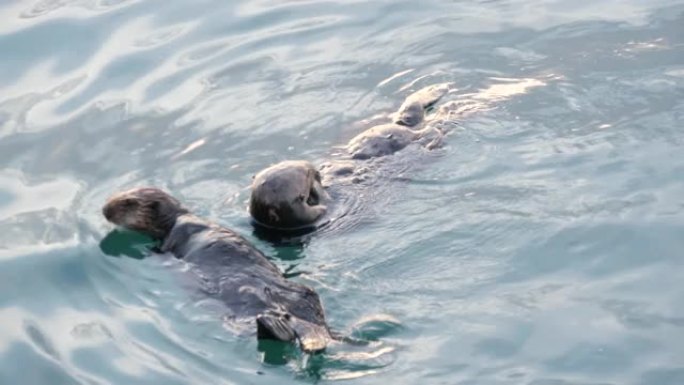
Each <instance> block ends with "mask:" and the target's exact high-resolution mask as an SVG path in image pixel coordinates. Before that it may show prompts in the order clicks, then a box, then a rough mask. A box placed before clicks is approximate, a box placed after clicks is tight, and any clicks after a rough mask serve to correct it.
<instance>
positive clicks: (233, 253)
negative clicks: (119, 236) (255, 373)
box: [103, 188, 332, 352]
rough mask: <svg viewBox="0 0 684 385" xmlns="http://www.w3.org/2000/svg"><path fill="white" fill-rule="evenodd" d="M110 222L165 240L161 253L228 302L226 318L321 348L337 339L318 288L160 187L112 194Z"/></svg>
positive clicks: (313, 348)
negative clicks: (292, 278) (284, 272)
mask: <svg viewBox="0 0 684 385" xmlns="http://www.w3.org/2000/svg"><path fill="white" fill-rule="evenodd" d="M103 214H104V216H105V217H106V218H107V220H108V221H110V222H112V223H114V224H116V225H120V226H122V227H125V228H128V229H131V230H136V231H139V232H142V233H145V234H147V235H149V236H151V237H153V238H155V239H158V240H161V241H162V246H161V251H162V252H169V253H171V254H173V255H174V256H175V257H176V258H179V259H182V260H184V261H185V262H186V263H188V264H189V265H190V267H191V269H190V270H191V271H192V272H193V273H195V274H196V275H197V276H198V278H200V279H201V280H202V281H203V282H204V283H206V284H207V285H208V287H209V288H210V289H209V290H207V294H210V295H212V296H214V297H215V298H217V299H219V300H220V301H221V302H222V303H223V304H225V306H226V308H227V311H228V314H227V316H228V317H229V318H231V319H235V320H243V321H244V320H255V321H256V326H257V335H258V337H259V338H264V339H276V340H282V341H298V342H299V343H300V345H301V347H302V349H303V350H304V351H308V352H314V351H320V350H322V349H324V348H325V347H326V345H327V344H328V343H329V341H331V340H332V337H331V335H330V331H329V329H328V326H327V324H326V321H325V315H324V311H323V306H322V305H321V302H320V299H319V297H318V295H317V294H316V292H314V291H313V289H311V288H309V287H307V286H304V285H302V284H299V283H296V282H292V281H289V280H287V279H286V278H285V277H284V276H283V275H282V273H281V272H280V271H279V270H278V268H277V267H276V266H275V265H274V264H273V263H271V262H270V261H269V260H268V259H266V257H265V256H264V255H263V254H262V253H261V252H260V251H259V250H257V249H256V248H255V247H254V246H252V245H251V244H250V243H249V242H247V240H245V239H244V238H242V237H241V236H240V235H238V234H236V233H235V232H233V231H231V230H229V229H226V228H223V227H221V226H219V225H216V224H213V223H210V222H208V221H205V220H203V219H201V218H199V217H196V216H194V215H192V214H190V213H189V211H188V210H187V209H185V208H183V207H182V206H181V204H180V203H179V202H178V201H177V200H176V199H174V198H173V197H171V196H169V195H168V194H166V193H164V192H163V191H161V190H159V189H156V188H138V189H133V190H129V191H125V192H122V193H119V194H116V195H114V196H112V197H111V198H110V199H109V200H108V201H107V203H106V204H105V206H104V208H103Z"/></svg>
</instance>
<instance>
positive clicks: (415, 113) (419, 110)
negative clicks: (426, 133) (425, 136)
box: [395, 100, 425, 127]
mask: <svg viewBox="0 0 684 385" xmlns="http://www.w3.org/2000/svg"><path fill="white" fill-rule="evenodd" d="M424 118H425V108H424V107H423V104H422V103H420V102H419V101H415V100H407V101H406V102H404V104H402V105H401V107H399V111H397V115H396V121H395V123H396V124H401V125H402V126H407V127H413V126H416V125H418V124H420V122H422V121H423V119H424Z"/></svg>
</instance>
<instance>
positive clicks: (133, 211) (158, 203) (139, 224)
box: [102, 187, 188, 239]
mask: <svg viewBox="0 0 684 385" xmlns="http://www.w3.org/2000/svg"><path fill="white" fill-rule="evenodd" d="M187 212H188V211H187V210H186V209H185V208H183V206H181V204H180V202H179V201H178V200H177V199H175V198H174V197H172V196H170V195H169V194H167V193H165V192H163V191H162V190H159V189H157V188H154V187H141V188H134V189H131V190H128V191H124V192H120V193H117V194H114V195H112V196H111V197H110V198H109V199H108V200H107V202H106V203H105V205H104V207H103V208H102V214H103V215H104V216H105V218H107V220H108V221H109V222H111V223H113V224H115V225H117V226H121V227H124V228H127V229H129V230H134V231H139V232H141V233H143V234H147V235H149V236H151V237H152V238H155V239H164V237H166V236H167V235H168V233H169V231H170V230H171V228H172V227H173V225H174V224H175V223H176V218H177V217H178V216H179V215H182V214H186V213H187Z"/></svg>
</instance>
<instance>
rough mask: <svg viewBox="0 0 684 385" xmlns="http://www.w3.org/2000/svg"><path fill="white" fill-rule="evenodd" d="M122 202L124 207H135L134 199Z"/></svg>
mask: <svg viewBox="0 0 684 385" xmlns="http://www.w3.org/2000/svg"><path fill="white" fill-rule="evenodd" d="M121 204H122V205H123V206H124V207H126V208H131V207H135V200H133V199H124V200H123V201H121Z"/></svg>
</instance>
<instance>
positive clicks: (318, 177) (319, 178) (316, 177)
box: [314, 171, 321, 183]
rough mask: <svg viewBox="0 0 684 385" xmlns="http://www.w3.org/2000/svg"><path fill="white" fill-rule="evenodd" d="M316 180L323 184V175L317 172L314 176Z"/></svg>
mask: <svg viewBox="0 0 684 385" xmlns="http://www.w3.org/2000/svg"><path fill="white" fill-rule="evenodd" d="M314 178H315V179H316V181H317V182H318V183H321V173H320V172H318V171H316V174H314Z"/></svg>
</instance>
